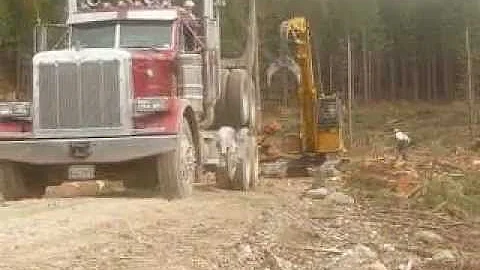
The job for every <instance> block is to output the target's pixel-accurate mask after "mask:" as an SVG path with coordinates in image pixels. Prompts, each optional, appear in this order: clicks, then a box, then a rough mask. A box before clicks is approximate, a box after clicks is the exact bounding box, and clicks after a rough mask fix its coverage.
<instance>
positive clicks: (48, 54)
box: [33, 48, 131, 66]
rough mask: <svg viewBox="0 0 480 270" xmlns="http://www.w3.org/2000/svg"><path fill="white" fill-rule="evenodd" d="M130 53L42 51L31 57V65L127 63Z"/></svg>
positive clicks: (103, 50) (113, 51) (84, 50)
mask: <svg viewBox="0 0 480 270" xmlns="http://www.w3.org/2000/svg"><path fill="white" fill-rule="evenodd" d="M130 59H131V53H129V52H128V51H125V50H120V49H111V48H107V49H81V50H78V51H77V50H61V51H44V52H40V53H37V54H36V55H35V56H34V57H33V65H34V66H35V65H38V64H40V63H44V64H48V63H59V62H80V63H81V62H90V61H102V60H103V61H109V60H110V61H111V60H120V61H122V62H123V61H129V60H130Z"/></svg>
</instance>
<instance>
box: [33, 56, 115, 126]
mask: <svg viewBox="0 0 480 270" xmlns="http://www.w3.org/2000/svg"><path fill="white" fill-rule="evenodd" d="M119 66H120V63H119V61H117V60H115V61H102V62H100V61H98V62H83V63H81V64H78V65H77V63H59V64H40V66H39V87H40V89H39V106H38V109H39V111H38V112H37V113H38V116H39V127H40V129H81V128H113V127H120V126H121V110H120V86H119Z"/></svg>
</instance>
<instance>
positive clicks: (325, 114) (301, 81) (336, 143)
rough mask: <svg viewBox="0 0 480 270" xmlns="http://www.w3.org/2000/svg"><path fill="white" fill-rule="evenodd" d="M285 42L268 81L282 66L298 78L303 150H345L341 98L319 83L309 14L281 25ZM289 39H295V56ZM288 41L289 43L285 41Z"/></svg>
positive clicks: (269, 71)
mask: <svg viewBox="0 0 480 270" xmlns="http://www.w3.org/2000/svg"><path fill="white" fill-rule="evenodd" d="M280 35H281V38H282V40H283V41H284V44H283V46H282V53H281V55H280V57H279V58H278V59H277V60H276V61H275V62H273V63H272V64H271V65H270V66H269V67H268V68H267V72H266V73H267V74H266V75H267V83H268V85H270V84H271V80H272V77H273V75H274V74H275V73H276V72H277V71H279V70H280V69H282V68H286V69H288V70H289V71H290V72H292V73H293V74H294V75H295V77H296V78H297V82H298V89H297V97H298V103H299V107H300V122H301V123H300V124H301V125H300V131H299V135H300V140H301V146H302V152H303V153H305V154H309V155H310V156H314V155H320V156H323V155H325V154H327V153H336V152H339V151H341V150H343V141H342V132H341V124H340V110H339V108H340V107H341V106H339V100H338V98H337V97H336V95H331V96H326V95H325V93H324V92H323V91H321V89H320V91H318V92H317V89H316V87H315V78H314V67H313V55H312V43H311V36H310V26H309V23H308V21H307V19H306V18H304V17H294V18H291V19H289V20H287V21H284V22H282V23H281V25H280ZM288 42H291V43H293V44H292V45H293V47H294V50H293V58H292V57H290V56H289V52H290V51H289V49H288V48H289V46H288ZM285 44H286V45H285Z"/></svg>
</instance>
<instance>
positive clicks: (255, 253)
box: [0, 179, 480, 270]
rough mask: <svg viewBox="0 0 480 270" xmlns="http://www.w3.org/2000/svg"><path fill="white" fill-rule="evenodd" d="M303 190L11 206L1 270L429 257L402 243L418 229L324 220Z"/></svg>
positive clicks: (325, 264)
mask: <svg viewBox="0 0 480 270" xmlns="http://www.w3.org/2000/svg"><path fill="white" fill-rule="evenodd" d="M309 185H310V181H309V180H308V179H296V180H290V181H287V180H279V179H271V180H266V181H265V182H264V184H263V185H262V187H260V188H259V190H257V191H255V192H253V193H249V194H244V193H242V192H232V191H223V190H218V189H215V188H213V187H211V186H205V185H204V186H200V187H197V189H196V191H195V193H194V196H193V197H191V198H189V199H186V200H180V201H172V202H168V201H165V200H163V199H160V198H155V197H152V198H149V197H148V196H145V195H144V196H133V195H132V196H130V194H125V193H118V194H113V195H109V196H105V197H76V198H72V199H63V198H45V199H41V200H27V201H21V202H9V203H7V205H4V206H2V207H0V269H2V270H3V269H5V270H7V269H15V270H20V269H21V270H28V269H42V270H48V269H136V270H139V269H272V270H273V269H344V268H342V267H354V268H355V267H356V266H355V265H357V263H360V264H362V265H363V264H364V263H367V261H366V259H368V260H369V261H370V262H368V263H370V264H371V265H373V264H375V263H376V264H377V266H378V265H379V264H380V265H381V266H385V267H388V268H387V269H398V266H399V265H401V264H407V263H408V260H409V259H410V258H413V259H415V260H421V259H422V257H421V256H424V257H428V256H431V255H432V254H429V253H428V252H427V254H425V252H424V253H422V252H423V251H424V249H421V248H418V247H419V246H417V245H412V239H411V238H409V237H410V236H411V235H412V234H413V233H415V232H416V231H418V230H419V229H421V227H417V226H416V224H417V222H418V220H414V219H409V220H410V221H411V222H412V223H411V224H408V222H407V223H406V224H405V220H403V219H402V217H401V215H398V214H396V215H395V217H396V218H395V219H392V218H385V217H388V211H383V212H382V211H379V210H378V209H374V208H369V207H366V206H365V204H362V203H358V202H355V203H354V204H350V205H342V206H340V207H341V210H340V211H339V212H337V214H338V215H337V216H336V217H335V218H326V217H325V216H323V218H322V217H321V216H318V211H317V210H318V207H321V206H318V205H317V203H318V202H317V201H312V200H310V199H306V198H301V194H302V192H303V191H304V190H305V189H306V188H307V187H308V186H309ZM120 195H121V196H120ZM425 219H428V220H430V221H431V223H432V222H433V223H435V220H432V219H431V217H428V218H425ZM402 222H403V223H402ZM436 224H437V225H438V223H436ZM438 226H439V225H438ZM438 226H437V227H438ZM458 226H460V227H458ZM458 226H457V228H455V229H454V230H455V232H457V230H460V231H463V230H464V229H465V228H466V227H463V228H462V227H461V226H463V225H458ZM465 226H467V225H465ZM469 228H470V229H469V235H464V236H461V235H460V234H455V237H460V238H456V239H453V240H452V239H449V240H448V239H447V241H446V242H447V243H449V244H448V246H449V247H452V245H451V243H450V240H451V241H454V242H455V241H456V243H461V244H463V245H466V246H467V247H469V248H468V249H467V251H468V250H475V249H477V250H478V248H479V246H478V245H476V242H475V241H472V240H471V237H472V235H473V234H475V233H476V234H477V235H478V236H479V237H480V233H479V232H480V230H476V231H475V230H472V229H471V227H469ZM477 229H478V228H477ZM440 232H442V233H444V232H445V231H441V230H440V231H439V233H440ZM468 239H470V240H468ZM359 245H360V246H359ZM386 246H388V247H390V248H385V247H386ZM415 248H417V249H415ZM359 250H360V251H362V250H363V251H362V252H363V253H362V252H360V253H359V252H357V253H356V254H354V253H352V251H359ZM426 250H429V249H428V248H427V249H426ZM421 251H422V252H421ZM432 252H433V251H432ZM349 256H350V257H349ZM352 260H353V261H352ZM360 264H358V265H360ZM362 267H363V266H362ZM368 267H370V266H368ZM372 267H373V266H372ZM356 269H364V268H360V267H358V268H356ZM365 269H373V268H365ZM375 269H382V268H375ZM412 269H415V268H412ZM452 269H461V268H452ZM464 269H473V268H464Z"/></svg>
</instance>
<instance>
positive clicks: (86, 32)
mask: <svg viewBox="0 0 480 270" xmlns="http://www.w3.org/2000/svg"><path fill="white" fill-rule="evenodd" d="M72 44H73V45H75V44H78V45H80V46H81V47H87V48H112V47H114V46H115V23H101V24H100V23H87V24H78V25H75V26H73V29H72Z"/></svg>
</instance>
